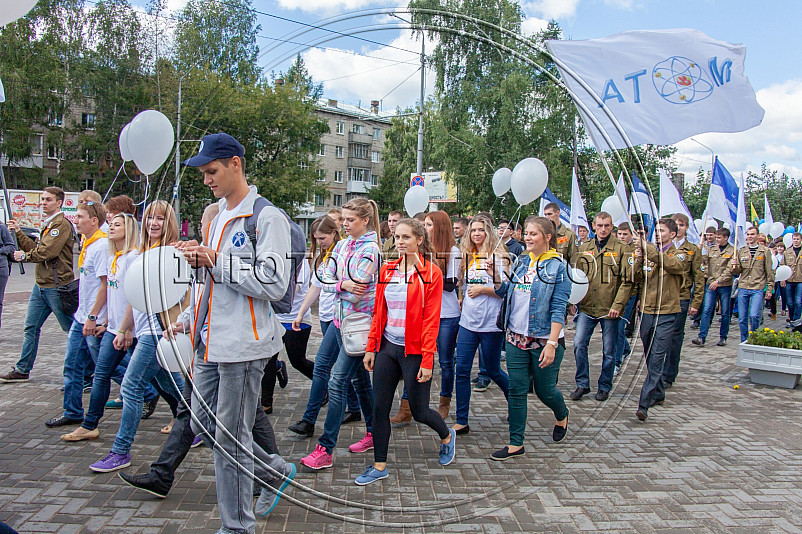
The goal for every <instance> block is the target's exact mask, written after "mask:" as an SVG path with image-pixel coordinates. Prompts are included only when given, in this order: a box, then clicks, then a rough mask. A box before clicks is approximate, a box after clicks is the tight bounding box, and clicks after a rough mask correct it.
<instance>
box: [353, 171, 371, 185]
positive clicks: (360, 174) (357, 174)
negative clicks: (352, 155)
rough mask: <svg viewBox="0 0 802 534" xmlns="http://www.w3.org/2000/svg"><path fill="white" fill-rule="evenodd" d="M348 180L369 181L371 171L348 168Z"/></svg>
mask: <svg viewBox="0 0 802 534" xmlns="http://www.w3.org/2000/svg"><path fill="white" fill-rule="evenodd" d="M348 180H349V181H352V182H369V181H370V171H369V170H368V169H355V168H349V169H348Z"/></svg>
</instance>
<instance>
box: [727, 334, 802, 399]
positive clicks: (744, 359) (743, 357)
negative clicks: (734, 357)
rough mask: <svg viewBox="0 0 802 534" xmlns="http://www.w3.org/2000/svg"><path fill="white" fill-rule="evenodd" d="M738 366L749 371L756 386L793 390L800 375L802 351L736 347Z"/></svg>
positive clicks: (742, 345)
mask: <svg viewBox="0 0 802 534" xmlns="http://www.w3.org/2000/svg"><path fill="white" fill-rule="evenodd" d="M738 365H739V366H741V367H746V368H748V369H749V378H750V379H751V380H752V382H754V383H756V384H766V385H768V386H777V387H782V388H791V389H793V388H795V387H796V385H797V384H798V383H799V375H800V374H802V350H795V349H781V348H777V347H763V346H761V345H748V344H746V343H741V344H740V345H738Z"/></svg>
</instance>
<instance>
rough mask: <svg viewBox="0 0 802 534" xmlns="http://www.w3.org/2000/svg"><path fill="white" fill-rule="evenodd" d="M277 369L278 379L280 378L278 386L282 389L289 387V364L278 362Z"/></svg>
mask: <svg viewBox="0 0 802 534" xmlns="http://www.w3.org/2000/svg"><path fill="white" fill-rule="evenodd" d="M276 367H278V370H277V371H276V377H278V385H279V387H280V388H281V389H284V388H286V387H287V383H289V381H290V376H289V375H288V374H287V364H286V363H284V362H281V361H280V362H276Z"/></svg>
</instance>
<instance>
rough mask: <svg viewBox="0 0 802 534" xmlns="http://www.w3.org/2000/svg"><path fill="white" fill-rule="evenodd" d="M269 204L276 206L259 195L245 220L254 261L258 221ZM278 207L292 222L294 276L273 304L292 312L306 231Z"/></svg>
mask: <svg viewBox="0 0 802 534" xmlns="http://www.w3.org/2000/svg"><path fill="white" fill-rule="evenodd" d="M267 206H272V207H274V208H275V207H276V206H275V205H274V204H273V203H272V202H270V201H269V200H267V199H266V198H265V197H261V196H260V197H257V198H256V200H255V201H254V203H253V215H251V216H250V217H248V219H247V220H246V221H245V233H246V234H247V235H248V239H250V240H251V244H252V245H253V250H254V262H255V261H256V257H255V256H256V223H257V221H258V220H259V214H260V213H261V212H262V210H263V209H264V208H266V207H267ZM276 209H277V210H279V211H280V212H281V213H282V215H284V217H285V218H286V219H287V222H288V223H290V250H291V261H290V265H291V269H290V272H291V273H292V278H291V279H290V284H288V286H287V292H286V293H284V296H283V297H281V300H277V301H275V302H271V305H272V306H273V310H274V311H275V312H276V313H290V311H291V310H292V302H293V300H294V299H295V286H296V285H297V283H298V278H299V276H300V274H301V267H302V266H303V265H302V263H301V262H302V261H303V260H304V258H306V237H305V236H304V231H303V230H301V227H300V226H298V223H296V222H295V221H293V220H292V219H290V216H289V215H287V212H286V211H284V210H283V209H281V208H276Z"/></svg>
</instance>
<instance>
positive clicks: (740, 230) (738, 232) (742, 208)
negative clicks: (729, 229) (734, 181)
mask: <svg viewBox="0 0 802 534" xmlns="http://www.w3.org/2000/svg"><path fill="white" fill-rule="evenodd" d="M744 189H746V186H745V185H744V174H743V173H741V180H740V182H739V183H738V217H737V219H736V220H735V250H738V249H739V248H741V247H745V246H746V229H747V228H749V226H751V224H749V223H747V221H746V200H745V198H744Z"/></svg>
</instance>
